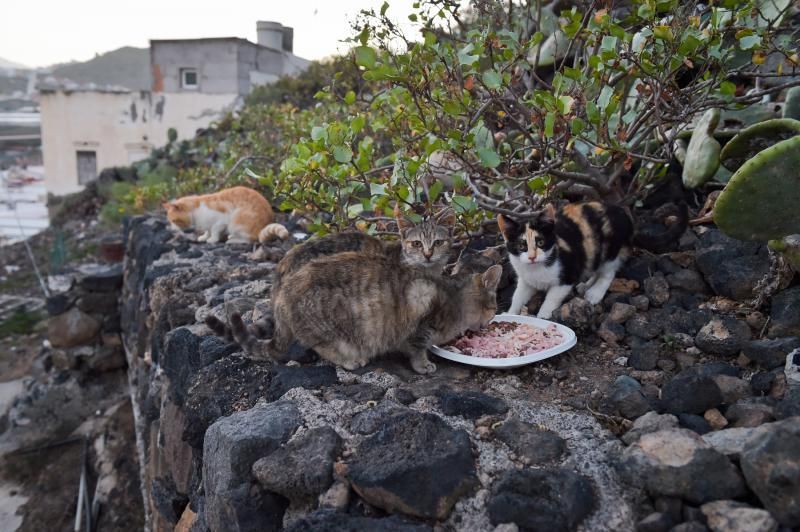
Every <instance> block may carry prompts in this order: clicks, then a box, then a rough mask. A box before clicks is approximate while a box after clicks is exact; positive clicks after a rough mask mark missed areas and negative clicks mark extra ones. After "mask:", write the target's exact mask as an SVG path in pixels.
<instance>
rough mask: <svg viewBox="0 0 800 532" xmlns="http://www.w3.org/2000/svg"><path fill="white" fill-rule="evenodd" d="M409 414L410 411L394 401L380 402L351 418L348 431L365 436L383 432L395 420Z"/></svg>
mask: <svg viewBox="0 0 800 532" xmlns="http://www.w3.org/2000/svg"><path fill="white" fill-rule="evenodd" d="M409 412H411V410H409V409H408V408H406V407H404V406H402V405H399V404H397V403H395V402H394V401H382V402H380V403H378V404H377V405H376V406H374V407H372V408H368V409H367V410H364V411H362V412H359V413H358V414H356V415H355V416H353V419H352V420H350V431H351V432H355V433H356V434H363V435H366V434H372V433H374V432H378V431H379V430H385V429H386V428H387V427H388V426H389V425H391V424H392V423H394V422H395V420H396V419H401V418H403V417H405V416H407V415H408V413H409Z"/></svg>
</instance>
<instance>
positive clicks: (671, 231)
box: [633, 202, 689, 253]
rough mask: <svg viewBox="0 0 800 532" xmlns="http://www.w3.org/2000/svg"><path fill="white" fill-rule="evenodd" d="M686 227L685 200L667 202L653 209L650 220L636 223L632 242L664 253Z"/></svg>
mask: <svg viewBox="0 0 800 532" xmlns="http://www.w3.org/2000/svg"><path fill="white" fill-rule="evenodd" d="M688 227H689V207H688V205H686V203H685V202H680V203H667V204H664V205H662V206H661V207H659V208H657V209H656V210H655V211H653V213H652V216H651V220H648V221H646V222H644V223H641V222H640V223H639V224H638V227H637V228H636V232H635V234H634V236H633V243H634V245H636V247H639V248H642V249H646V250H648V251H650V252H653V253H666V252H668V251H669V250H670V249H671V248H672V247H673V246H674V244H675V242H677V241H678V240H679V239H680V237H681V236H682V235H683V233H684V232H686V229H687V228H688Z"/></svg>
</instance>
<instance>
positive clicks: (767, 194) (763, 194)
mask: <svg viewBox="0 0 800 532" xmlns="http://www.w3.org/2000/svg"><path fill="white" fill-rule="evenodd" d="M799 168H800V136H795V137H792V138H790V139H788V140H784V141H782V142H779V143H777V144H775V145H774V146H771V147H769V148H767V149H766V150H764V151H762V152H760V153H758V154H757V155H756V156H755V157H753V158H752V159H750V160H749V161H747V162H746V163H744V164H743V165H742V167H741V168H739V170H737V172H736V173H735V174H733V177H731V180H730V181H729V182H728V184H727V185H726V186H725V189H724V190H723V191H722V193H721V194H720V195H719V198H718V199H717V203H716V205H715V206H714V222H715V223H716V224H717V227H719V228H720V230H721V231H722V232H723V233H725V234H727V235H728V236H731V237H733V238H738V239H739V240H756V241H761V242H766V241H768V240H773V239H781V238H783V237H785V236H787V235H792V234H796V233H800V215H798V205H800V172H799V171H798V169H799Z"/></svg>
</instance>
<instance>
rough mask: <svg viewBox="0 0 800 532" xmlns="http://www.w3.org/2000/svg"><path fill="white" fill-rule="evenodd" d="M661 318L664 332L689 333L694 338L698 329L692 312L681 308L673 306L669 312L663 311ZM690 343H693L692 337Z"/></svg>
mask: <svg viewBox="0 0 800 532" xmlns="http://www.w3.org/2000/svg"><path fill="white" fill-rule="evenodd" d="M661 319H662V322H663V326H664V333H665V334H669V335H674V334H689V335H691V336H692V337H693V338H694V335H696V334H697V331H699V330H700V327H698V326H697V324H696V323H695V320H694V317H693V316H692V313H691V312H689V311H686V310H684V309H682V308H673V309H671V310H670V311H669V312H664V313H663V314H662V315H661ZM692 345H694V339H693V340H692Z"/></svg>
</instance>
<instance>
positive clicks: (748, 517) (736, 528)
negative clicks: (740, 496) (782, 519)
mask: <svg viewBox="0 0 800 532" xmlns="http://www.w3.org/2000/svg"><path fill="white" fill-rule="evenodd" d="M700 510H701V511H702V512H703V515H705V516H706V524H707V525H708V528H710V529H711V531H712V532H775V531H776V530H778V522H777V521H775V519H773V518H772V516H771V515H769V512H768V511H766V510H762V509H761V508H753V507H751V506H747V505H746V504H742V503H740V502H736V501H714V502H708V503H706V504H704V505H703V506H701V507H700Z"/></svg>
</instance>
